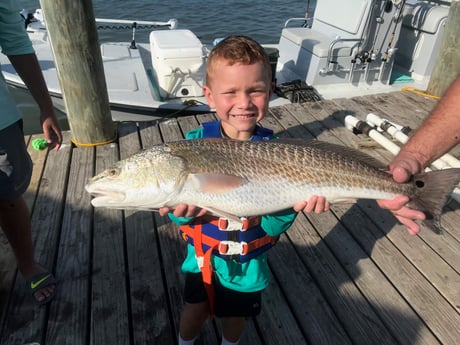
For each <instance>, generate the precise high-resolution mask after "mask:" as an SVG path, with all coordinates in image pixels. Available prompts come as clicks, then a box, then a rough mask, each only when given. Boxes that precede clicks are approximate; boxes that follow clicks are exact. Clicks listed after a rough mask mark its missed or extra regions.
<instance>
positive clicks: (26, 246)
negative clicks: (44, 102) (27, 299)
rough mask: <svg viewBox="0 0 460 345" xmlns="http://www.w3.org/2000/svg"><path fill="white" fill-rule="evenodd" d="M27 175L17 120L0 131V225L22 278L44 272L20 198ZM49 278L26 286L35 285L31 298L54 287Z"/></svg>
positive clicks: (27, 160)
mask: <svg viewBox="0 0 460 345" xmlns="http://www.w3.org/2000/svg"><path fill="white" fill-rule="evenodd" d="M31 175H32V161H31V159H30V156H29V154H28V152H27V149H26V146H25V143H24V134H23V132H22V121H18V122H16V123H13V124H12V125H10V126H8V127H6V128H4V129H2V130H0V227H1V228H2V230H3V232H4V233H5V235H6V237H7V239H8V241H9V243H10V245H11V248H12V249H13V252H14V255H15V257H16V261H17V266H18V269H19V271H20V272H21V274H22V275H23V276H24V278H25V279H26V281H29V280H30V279H31V278H33V277H34V276H36V275H37V274H40V273H43V272H46V270H45V269H44V268H43V267H41V266H40V265H39V264H38V263H37V262H36V261H35V256H34V248H33V242H32V234H31V223H30V213H29V209H28V207H27V204H26V202H25V200H24V198H23V194H24V193H25V191H26V190H27V188H28V186H29V182H30V178H31ZM53 280H54V278H52V279H51V276H50V277H42V278H41V279H39V280H38V281H37V282H34V283H33V284H32V286H29V288H34V287H35V289H33V290H35V292H34V297H35V299H36V300H37V301H38V302H41V301H43V300H45V299H46V298H47V297H48V296H50V295H51V294H52V293H53V291H54V290H55V288H56V286H55V284H52V283H51V284H49V282H52V281H53ZM46 285H49V286H46ZM40 286H43V288H40Z"/></svg>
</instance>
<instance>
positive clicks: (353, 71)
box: [277, 0, 450, 99]
mask: <svg viewBox="0 0 460 345" xmlns="http://www.w3.org/2000/svg"><path fill="white" fill-rule="evenodd" d="M449 7H450V0H448V1H440V0H438V1H417V0H407V1H404V0H340V1H336V0H317V4H316V8H315V11H314V16H313V17H312V18H307V19H306V18H291V19H289V20H287V21H286V23H285V26H284V29H283V30H282V33H281V38H280V41H279V45H278V49H279V59H278V64H277V81H278V84H279V85H280V84H282V83H291V81H292V80H296V79H297V80H300V81H302V82H304V83H306V84H308V85H312V86H313V87H314V88H315V90H316V91H317V92H318V94H319V95H320V96H321V97H322V98H325V99H330V98H339V97H351V96H356V95H364V94H371V93H379V92H389V91H395V90H400V89H401V88H402V87H412V88H416V89H420V90H425V89H426V87H427V85H428V82H429V79H430V75H431V71H432V69H433V66H434V64H435V61H436V58H437V56H438V52H439V48H440V45H441V40H442V37H443V34H444V27H445V23H446V20H447V15H448V12H449Z"/></svg>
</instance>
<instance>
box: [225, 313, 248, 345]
mask: <svg viewBox="0 0 460 345" xmlns="http://www.w3.org/2000/svg"><path fill="white" fill-rule="evenodd" d="M244 323H245V321H244V317H224V318H222V344H229V343H231V344H238V342H239V340H240V338H241V334H242V333H243V329H244Z"/></svg>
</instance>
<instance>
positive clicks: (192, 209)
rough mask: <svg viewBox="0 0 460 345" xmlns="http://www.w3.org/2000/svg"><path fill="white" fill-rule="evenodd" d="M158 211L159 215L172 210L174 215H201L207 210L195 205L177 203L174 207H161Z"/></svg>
mask: <svg viewBox="0 0 460 345" xmlns="http://www.w3.org/2000/svg"><path fill="white" fill-rule="evenodd" d="M158 212H159V213H160V215H161V216H166V215H167V214H168V213H170V212H172V213H173V215H174V216H176V217H201V216H204V215H205V214H206V212H207V210H205V209H203V208H199V207H197V206H195V205H187V204H179V205H177V206H176V207H174V208H170V207H161V208H160V209H159V210H158Z"/></svg>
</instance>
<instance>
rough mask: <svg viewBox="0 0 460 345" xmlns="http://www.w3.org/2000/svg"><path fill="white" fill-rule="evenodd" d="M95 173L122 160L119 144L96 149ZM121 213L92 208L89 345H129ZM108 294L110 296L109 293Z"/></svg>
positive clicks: (127, 294)
mask: <svg viewBox="0 0 460 345" xmlns="http://www.w3.org/2000/svg"><path fill="white" fill-rule="evenodd" d="M95 151H96V165H95V171H94V174H98V173H100V172H102V171H103V170H105V169H108V168H109V167H110V166H112V165H113V164H114V163H115V162H116V161H117V160H118V158H119V154H118V144H116V143H113V144H108V145H102V146H97V147H96V148H95ZM122 217H123V214H122V211H119V210H112V209H106V208H94V209H93V223H92V228H93V229H92V232H93V237H92V246H93V247H92V253H91V254H92V262H91V290H90V301H89V303H90V306H91V328H90V344H94V345H96V344H104V343H107V344H109V343H110V344H120V345H123V344H129V343H130V332H129V325H130V317H129V312H130V309H129V308H128V305H129V291H128V282H127V277H129V275H128V274H127V268H126V267H125V260H126V257H125V255H124V254H125V244H124V228H123V218H122ZM108 292H109V293H108Z"/></svg>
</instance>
